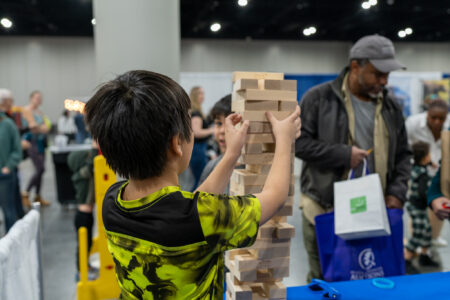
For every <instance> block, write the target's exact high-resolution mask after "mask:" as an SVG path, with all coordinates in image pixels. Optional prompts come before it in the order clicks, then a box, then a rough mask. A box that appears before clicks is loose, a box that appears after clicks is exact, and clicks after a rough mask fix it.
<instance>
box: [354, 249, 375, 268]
mask: <svg viewBox="0 0 450 300" xmlns="http://www.w3.org/2000/svg"><path fill="white" fill-rule="evenodd" d="M358 262H359V266H360V267H361V269H363V270H366V271H369V270H370V269H372V268H373V267H375V265H376V263H375V254H374V253H373V251H372V249H371V248H367V249H364V250H363V251H361V253H359V256H358Z"/></svg>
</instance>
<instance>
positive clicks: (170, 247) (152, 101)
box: [85, 71, 300, 299]
mask: <svg viewBox="0 0 450 300" xmlns="http://www.w3.org/2000/svg"><path fill="white" fill-rule="evenodd" d="M189 108H190V100H189V97H188V95H187V94H186V93H185V91H184V90H183V89H182V88H181V87H180V86H179V85H178V84H177V83H176V82H174V81H173V80H172V79H170V78H168V77H166V76H164V75H161V74H157V73H153V72H149V71H130V72H127V73H125V74H123V75H120V76H118V77H117V78H116V79H114V80H112V81H110V82H108V83H106V84H105V85H103V86H102V87H101V88H100V89H99V90H98V91H97V92H96V94H95V95H94V96H93V97H92V98H91V100H90V101H89V102H88V103H87V105H86V108H85V111H86V120H87V123H88V125H89V128H90V129H91V133H92V136H93V138H94V139H96V140H97V141H98V144H99V147H100V149H101V151H102V152H103V154H104V156H105V158H106V160H107V162H108V164H109V165H110V167H111V168H112V169H113V170H114V171H116V172H117V173H118V174H119V175H121V176H123V177H125V178H129V180H128V181H125V182H118V183H116V184H114V185H112V186H111V187H110V189H109V190H108V192H107V193H106V195H105V200H104V202H103V208H102V214H103V221H104V224H105V229H106V234H107V238H108V249H109V251H110V252H111V254H112V256H113V260H114V262H115V264H116V273H117V279H118V281H119V286H120V288H121V297H122V299H219V298H222V293H223V252H224V251H225V250H229V249H234V248H238V247H248V246H251V245H252V244H253V242H254V241H255V239H256V235H257V232H258V226H259V225H262V224H264V223H265V222H266V221H267V220H269V219H270V218H271V217H272V216H273V215H274V214H275V213H276V211H277V209H278V208H279V207H280V206H281V205H282V204H283V202H284V200H285V199H286V197H287V195H288V190H289V177H290V151H291V147H292V143H293V142H294V141H295V139H296V137H297V136H299V135H300V118H299V115H300V109H299V108H297V109H296V111H295V112H294V113H293V114H292V115H291V116H289V117H288V118H286V119H284V120H283V121H278V120H276V119H275V118H274V117H273V115H272V114H270V113H267V118H268V119H269V121H270V122H271V123H272V129H273V134H274V137H275V140H276V143H277V146H276V151H275V155H274V161H273V164H272V169H271V171H270V173H269V175H268V178H267V182H266V184H265V186H264V189H263V191H262V192H261V193H259V194H256V195H246V196H236V197H230V196H227V195H218V194H220V193H222V192H223V191H224V189H225V187H226V185H227V184H228V180H229V178H230V176H231V173H232V171H233V168H234V165H235V164H236V161H237V159H238V157H239V155H240V153H241V148H242V146H243V144H244V142H245V138H246V131H247V129H248V126H249V122H248V121H244V122H243V126H241V128H240V129H239V130H238V129H236V128H235V127H234V126H235V125H236V124H237V123H239V122H241V121H243V120H242V119H241V116H239V115H238V114H232V115H230V116H229V117H228V118H227V119H226V120H225V122H226V128H225V136H226V143H227V150H226V152H225V154H224V156H223V158H222V160H221V161H220V163H219V164H218V165H217V166H216V168H215V169H214V171H213V172H212V173H211V175H210V176H209V177H208V178H207V179H206V180H205V182H203V184H202V185H200V186H199V187H198V190H197V191H195V192H194V193H190V192H186V191H181V190H180V188H179V186H178V175H179V174H180V173H181V172H183V171H184V170H185V169H186V167H187V166H188V164H189V159H190V156H191V153H192V146H193V141H194V139H193V135H192V130H191V127H190V124H191V122H190V115H189Z"/></svg>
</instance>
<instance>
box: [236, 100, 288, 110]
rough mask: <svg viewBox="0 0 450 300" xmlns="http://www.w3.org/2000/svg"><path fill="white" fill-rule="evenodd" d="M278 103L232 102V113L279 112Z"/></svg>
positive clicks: (259, 101)
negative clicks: (248, 111)
mask: <svg viewBox="0 0 450 300" xmlns="http://www.w3.org/2000/svg"><path fill="white" fill-rule="evenodd" d="M278 106H279V104H278V101H265V100H239V101H233V102H231V110H232V111H246V110H250V111H264V112H266V111H278V108H279V107H278Z"/></svg>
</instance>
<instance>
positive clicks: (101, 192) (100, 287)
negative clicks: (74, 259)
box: [77, 155, 120, 300]
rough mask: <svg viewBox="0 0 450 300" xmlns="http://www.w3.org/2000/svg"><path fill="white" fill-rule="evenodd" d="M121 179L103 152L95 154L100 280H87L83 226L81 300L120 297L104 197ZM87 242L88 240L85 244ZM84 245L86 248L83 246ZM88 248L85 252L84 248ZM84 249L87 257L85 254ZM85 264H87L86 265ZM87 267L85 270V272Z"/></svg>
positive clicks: (95, 247)
mask: <svg viewBox="0 0 450 300" xmlns="http://www.w3.org/2000/svg"><path fill="white" fill-rule="evenodd" d="M116 181H117V178H116V174H115V173H114V172H113V171H112V170H111V169H110V168H109V166H108V164H107V163H106V159H105V158H104V157H103V155H99V156H97V157H95V158H94V184H95V204H96V206H97V209H96V211H97V228H98V235H97V237H96V238H95V239H94V241H93V244H92V249H91V254H92V253H94V252H98V253H99V256H100V270H99V277H98V278H97V279H96V280H93V281H88V280H87V267H88V258H87V257H88V255H87V232H86V231H85V233H84V234H85V237H84V241H82V238H83V229H84V230H86V229H85V228H80V279H81V280H80V281H79V282H78V285H77V299H78V300H98V299H112V298H119V295H120V289H119V285H118V283H117V279H116V274H115V270H114V262H113V260H112V257H111V254H110V253H109V251H108V248H107V243H106V234H105V228H104V226H103V218H102V205H103V198H104V197H105V193H106V191H107V190H108V188H109V187H110V186H111V185H112V184H113V183H115V182H116ZM83 243H84V244H83ZM83 247H84V248H83ZM83 251H84V252H83ZM82 253H84V255H85V256H84V257H82ZM82 264H83V266H82ZM83 270H85V274H83ZM82 276H84V277H82Z"/></svg>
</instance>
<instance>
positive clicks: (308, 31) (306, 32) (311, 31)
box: [303, 26, 317, 36]
mask: <svg viewBox="0 0 450 300" xmlns="http://www.w3.org/2000/svg"><path fill="white" fill-rule="evenodd" d="M316 32H317V29H316V27H314V26H310V27H308V28H305V29H303V35H305V36H310V35H313V34H315V33H316Z"/></svg>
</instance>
